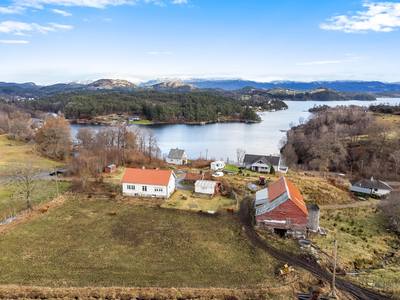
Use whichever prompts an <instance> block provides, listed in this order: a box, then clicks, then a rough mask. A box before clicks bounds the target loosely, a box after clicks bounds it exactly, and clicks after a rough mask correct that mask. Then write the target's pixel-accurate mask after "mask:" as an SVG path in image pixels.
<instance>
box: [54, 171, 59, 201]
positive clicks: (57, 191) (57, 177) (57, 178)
mask: <svg viewBox="0 0 400 300" xmlns="http://www.w3.org/2000/svg"><path fill="white" fill-rule="evenodd" d="M54 173H56V187H57V196H58V174H57V167H56V166H54Z"/></svg>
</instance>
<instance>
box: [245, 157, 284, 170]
mask: <svg viewBox="0 0 400 300" xmlns="http://www.w3.org/2000/svg"><path fill="white" fill-rule="evenodd" d="M243 165H244V167H245V168H246V169H248V170H252V171H255V172H260V173H269V172H270V170H271V166H274V169H275V172H280V173H284V174H286V173H287V171H288V167H286V166H285V165H283V164H282V160H281V157H280V156H272V155H255V154H246V155H245V156H244V159H243Z"/></svg>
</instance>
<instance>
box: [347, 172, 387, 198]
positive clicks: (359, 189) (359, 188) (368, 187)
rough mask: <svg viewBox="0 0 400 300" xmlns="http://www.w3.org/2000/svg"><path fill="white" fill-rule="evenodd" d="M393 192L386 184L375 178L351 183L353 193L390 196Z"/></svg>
mask: <svg viewBox="0 0 400 300" xmlns="http://www.w3.org/2000/svg"><path fill="white" fill-rule="evenodd" d="M391 190H392V188H391V187H390V186H389V185H388V184H387V183H386V182H383V181H380V180H376V179H374V177H371V179H361V180H355V181H353V182H351V191H352V192H353V193H361V194H365V195H373V194H375V195H378V196H385V195H388V194H389V193H390V191H391Z"/></svg>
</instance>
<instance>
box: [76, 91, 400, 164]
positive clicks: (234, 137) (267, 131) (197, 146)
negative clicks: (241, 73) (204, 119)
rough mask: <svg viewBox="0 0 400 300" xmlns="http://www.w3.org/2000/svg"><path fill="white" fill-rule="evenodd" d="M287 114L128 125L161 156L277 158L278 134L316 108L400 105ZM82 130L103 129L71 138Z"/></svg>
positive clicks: (292, 106) (302, 106) (306, 104)
mask: <svg viewBox="0 0 400 300" xmlns="http://www.w3.org/2000/svg"><path fill="white" fill-rule="evenodd" d="M285 102H286V104H287V105H288V106H289V109H287V110H281V111H275V112H262V113H260V117H261V118H262V122H261V123H215V124H207V125H186V124H171V125H166V124H155V125H130V126H140V128H141V129H146V128H149V129H150V128H151V129H153V130H154V131H155V133H156V135H157V138H158V146H159V147H160V149H161V151H162V154H163V155H168V153H169V150H170V149H171V148H177V147H178V148H179V149H185V150H186V152H187V153H188V155H189V158H198V157H200V155H201V157H204V158H205V157H206V155H207V158H215V159H217V160H219V159H221V158H222V159H223V160H224V161H226V159H227V158H229V160H230V161H236V149H237V148H242V149H245V150H246V152H247V153H251V154H265V155H269V154H278V153H279V142H280V140H282V138H284V137H285V136H286V133H285V132H282V131H280V130H288V129H290V126H289V124H290V123H294V124H296V125H298V124H299V118H300V117H303V118H304V120H307V119H308V117H309V116H310V115H311V114H310V113H309V112H308V109H309V108H311V107H314V106H315V105H324V104H325V105H328V106H331V107H335V106H338V105H340V106H342V105H346V106H350V105H357V106H369V105H370V104H379V103H389V104H390V105H395V104H400V98H378V99H377V101H355V100H354V101H285ZM85 126H91V127H92V128H94V129H96V130H99V129H101V128H103V127H102V126H96V125H79V124H71V132H72V135H73V136H75V135H76V133H77V132H78V130H79V129H80V128H82V127H85Z"/></svg>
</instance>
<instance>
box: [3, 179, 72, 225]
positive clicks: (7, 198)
mask: <svg viewBox="0 0 400 300" xmlns="http://www.w3.org/2000/svg"><path fill="white" fill-rule="evenodd" d="M69 187H70V183H69V182H66V181H59V182H58V189H59V193H63V192H64V191H66V190H67V189H69ZM56 191H57V190H56V183H55V182H54V181H49V180H40V181H38V182H37V189H36V191H35V192H34V194H33V197H32V198H31V200H32V203H33V205H37V204H39V203H40V202H43V201H44V200H45V199H46V198H48V197H50V196H54V195H55V194H56ZM26 208H27V204H26V200H25V199H24V198H23V197H22V196H21V195H20V194H19V193H18V190H17V186H16V185H15V184H13V183H12V182H0V221H1V220H3V219H4V218H5V216H6V218H7V217H9V216H10V214H14V213H17V212H19V211H22V210H24V209H26Z"/></svg>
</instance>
